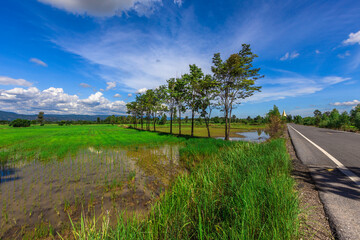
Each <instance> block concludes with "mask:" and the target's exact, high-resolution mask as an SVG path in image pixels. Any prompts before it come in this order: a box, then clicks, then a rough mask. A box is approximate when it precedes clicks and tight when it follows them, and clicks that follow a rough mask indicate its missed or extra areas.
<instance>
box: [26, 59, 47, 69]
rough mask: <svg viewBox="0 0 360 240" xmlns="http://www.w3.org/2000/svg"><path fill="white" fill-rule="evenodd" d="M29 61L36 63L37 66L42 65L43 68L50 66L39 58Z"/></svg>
mask: <svg viewBox="0 0 360 240" xmlns="http://www.w3.org/2000/svg"><path fill="white" fill-rule="evenodd" d="M29 61H30V62H32V63H36V64H37V65H40V66H43V67H47V66H48V65H47V64H46V63H45V62H43V61H41V60H40V59H38V58H30V60H29Z"/></svg>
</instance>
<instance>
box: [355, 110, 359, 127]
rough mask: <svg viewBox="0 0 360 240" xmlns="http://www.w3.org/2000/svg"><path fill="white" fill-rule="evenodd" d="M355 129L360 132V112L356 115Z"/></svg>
mask: <svg viewBox="0 0 360 240" xmlns="http://www.w3.org/2000/svg"><path fill="white" fill-rule="evenodd" d="M355 127H357V128H358V129H359V130H360V112H357V113H356V115H355Z"/></svg>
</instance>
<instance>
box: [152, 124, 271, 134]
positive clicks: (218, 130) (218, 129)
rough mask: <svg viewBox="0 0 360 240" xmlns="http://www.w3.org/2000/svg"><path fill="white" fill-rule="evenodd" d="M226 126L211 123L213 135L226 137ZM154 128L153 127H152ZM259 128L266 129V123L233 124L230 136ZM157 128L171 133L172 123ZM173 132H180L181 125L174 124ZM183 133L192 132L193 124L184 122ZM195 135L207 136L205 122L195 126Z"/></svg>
mask: <svg viewBox="0 0 360 240" xmlns="http://www.w3.org/2000/svg"><path fill="white" fill-rule="evenodd" d="M224 128H225V126H224V125H223V124H211V126H210V134H211V137H224V136H225V129H224ZM151 129H152V128H151ZM258 129H265V124H263V125H245V124H236V123H235V124H232V126H231V131H230V137H237V136H238V135H237V134H236V133H239V132H246V131H251V130H258ZM156 130H157V131H159V132H165V133H170V125H169V124H166V125H160V126H157V127H156ZM173 133H174V134H178V133H179V125H178V124H174V125H173ZM181 134H183V135H190V134H191V125H190V124H189V123H188V124H182V126H181ZM194 136H198V137H207V136H208V132H207V128H206V126H205V124H203V125H196V126H195V128H194Z"/></svg>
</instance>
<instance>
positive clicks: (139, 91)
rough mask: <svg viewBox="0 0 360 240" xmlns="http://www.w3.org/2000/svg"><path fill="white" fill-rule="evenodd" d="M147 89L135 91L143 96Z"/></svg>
mask: <svg viewBox="0 0 360 240" xmlns="http://www.w3.org/2000/svg"><path fill="white" fill-rule="evenodd" d="M146 91H147V89H146V88H140V89H138V90H137V91H136V93H139V94H144V93H146Z"/></svg>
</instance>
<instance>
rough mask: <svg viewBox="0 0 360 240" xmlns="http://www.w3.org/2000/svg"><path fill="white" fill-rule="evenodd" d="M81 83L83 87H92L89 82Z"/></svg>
mask: <svg viewBox="0 0 360 240" xmlns="http://www.w3.org/2000/svg"><path fill="white" fill-rule="evenodd" d="M79 85H80V86H81V87H83V88H91V85H89V84H87V83H80V84H79Z"/></svg>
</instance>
